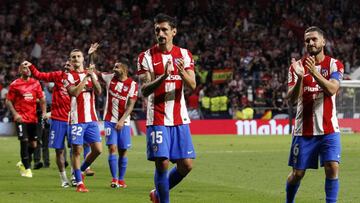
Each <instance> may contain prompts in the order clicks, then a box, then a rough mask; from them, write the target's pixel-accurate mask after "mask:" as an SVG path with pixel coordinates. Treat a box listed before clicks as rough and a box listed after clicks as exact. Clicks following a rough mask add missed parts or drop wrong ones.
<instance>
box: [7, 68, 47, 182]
mask: <svg viewBox="0 0 360 203" xmlns="http://www.w3.org/2000/svg"><path fill="white" fill-rule="evenodd" d="M19 73H20V78H18V79H16V80H14V81H13V82H12V83H11V84H10V86H9V92H8V94H7V96H6V105H7V107H8V108H9V110H10V111H11V113H12V115H13V117H14V121H15V125H16V131H17V134H18V139H19V141H20V156H21V162H18V163H17V166H18V167H19V169H20V174H21V176H23V177H28V178H31V177H32V172H31V169H30V162H29V159H30V157H31V156H32V154H33V152H34V150H35V148H36V145H37V138H38V136H37V133H38V131H39V129H38V118H37V115H36V102H37V100H39V101H40V108H41V111H42V118H43V119H45V118H46V101H45V96H44V93H43V91H42V89H41V85H40V83H39V81H37V80H35V79H34V78H31V77H30V76H31V72H30V70H29V68H28V67H27V66H26V65H25V64H23V63H22V64H21V65H20V66H19Z"/></svg>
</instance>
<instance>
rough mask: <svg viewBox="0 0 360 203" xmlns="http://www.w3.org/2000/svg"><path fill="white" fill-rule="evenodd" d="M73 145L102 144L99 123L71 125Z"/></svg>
mask: <svg viewBox="0 0 360 203" xmlns="http://www.w3.org/2000/svg"><path fill="white" fill-rule="evenodd" d="M70 134H71V144H74V145H83V144H84V143H89V144H91V143H95V142H101V137H100V130H99V126H98V124H97V122H95V121H93V122H87V123H78V124H71V125H70Z"/></svg>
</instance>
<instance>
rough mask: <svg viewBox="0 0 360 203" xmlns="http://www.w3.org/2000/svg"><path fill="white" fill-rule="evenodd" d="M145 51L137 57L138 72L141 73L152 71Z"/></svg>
mask: <svg viewBox="0 0 360 203" xmlns="http://www.w3.org/2000/svg"><path fill="white" fill-rule="evenodd" d="M145 55H146V54H145V52H142V53H141V54H140V55H139V56H138V59H137V74H138V75H141V74H143V73H145V72H147V71H150V63H149V62H148V59H147V57H146V56H145Z"/></svg>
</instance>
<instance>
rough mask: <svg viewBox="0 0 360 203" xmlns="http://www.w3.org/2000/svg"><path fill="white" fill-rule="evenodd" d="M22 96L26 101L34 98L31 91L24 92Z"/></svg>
mask: <svg viewBox="0 0 360 203" xmlns="http://www.w3.org/2000/svg"><path fill="white" fill-rule="evenodd" d="M23 96H24V99H25V100H26V101H31V100H33V99H34V97H33V95H32V94H31V93H24V94H23Z"/></svg>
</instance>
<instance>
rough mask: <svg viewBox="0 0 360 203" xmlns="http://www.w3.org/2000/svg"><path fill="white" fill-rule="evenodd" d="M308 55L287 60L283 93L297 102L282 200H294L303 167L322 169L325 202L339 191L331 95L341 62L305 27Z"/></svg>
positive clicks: (318, 31)
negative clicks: (283, 198)
mask: <svg viewBox="0 0 360 203" xmlns="http://www.w3.org/2000/svg"><path fill="white" fill-rule="evenodd" d="M304 41H305V47H306V50H307V53H308V55H306V56H304V57H303V58H302V59H301V60H299V61H296V60H295V59H292V60H291V63H292V64H291V66H290V68H289V78H288V86H289V90H288V94H287V97H288V99H289V100H290V102H292V103H297V112H296V117H295V127H294V132H293V137H292V144H291V150H290V157H289V166H291V167H292V171H291V172H290V174H289V176H288V178H287V182H286V202H288V203H291V202H294V199H295V195H296V192H297V190H298V188H299V186H300V181H301V180H302V178H303V177H304V175H305V172H306V170H307V169H317V168H318V162H319V157H320V166H322V167H324V170H325V176H326V178H325V194H326V202H327V203H330V202H336V201H337V195H338V191H339V180H338V174H339V162H340V155H341V144H340V128H339V124H338V120H337V117H336V107H335V96H336V92H337V91H338V90H339V88H340V81H341V80H342V78H343V72H344V67H343V64H342V63H341V62H340V61H339V60H337V59H334V58H332V57H330V56H327V55H325V53H324V47H325V44H326V41H325V34H324V32H323V31H322V30H321V29H320V28H318V27H315V26H313V27H309V28H307V29H306V30H305V34H304Z"/></svg>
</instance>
